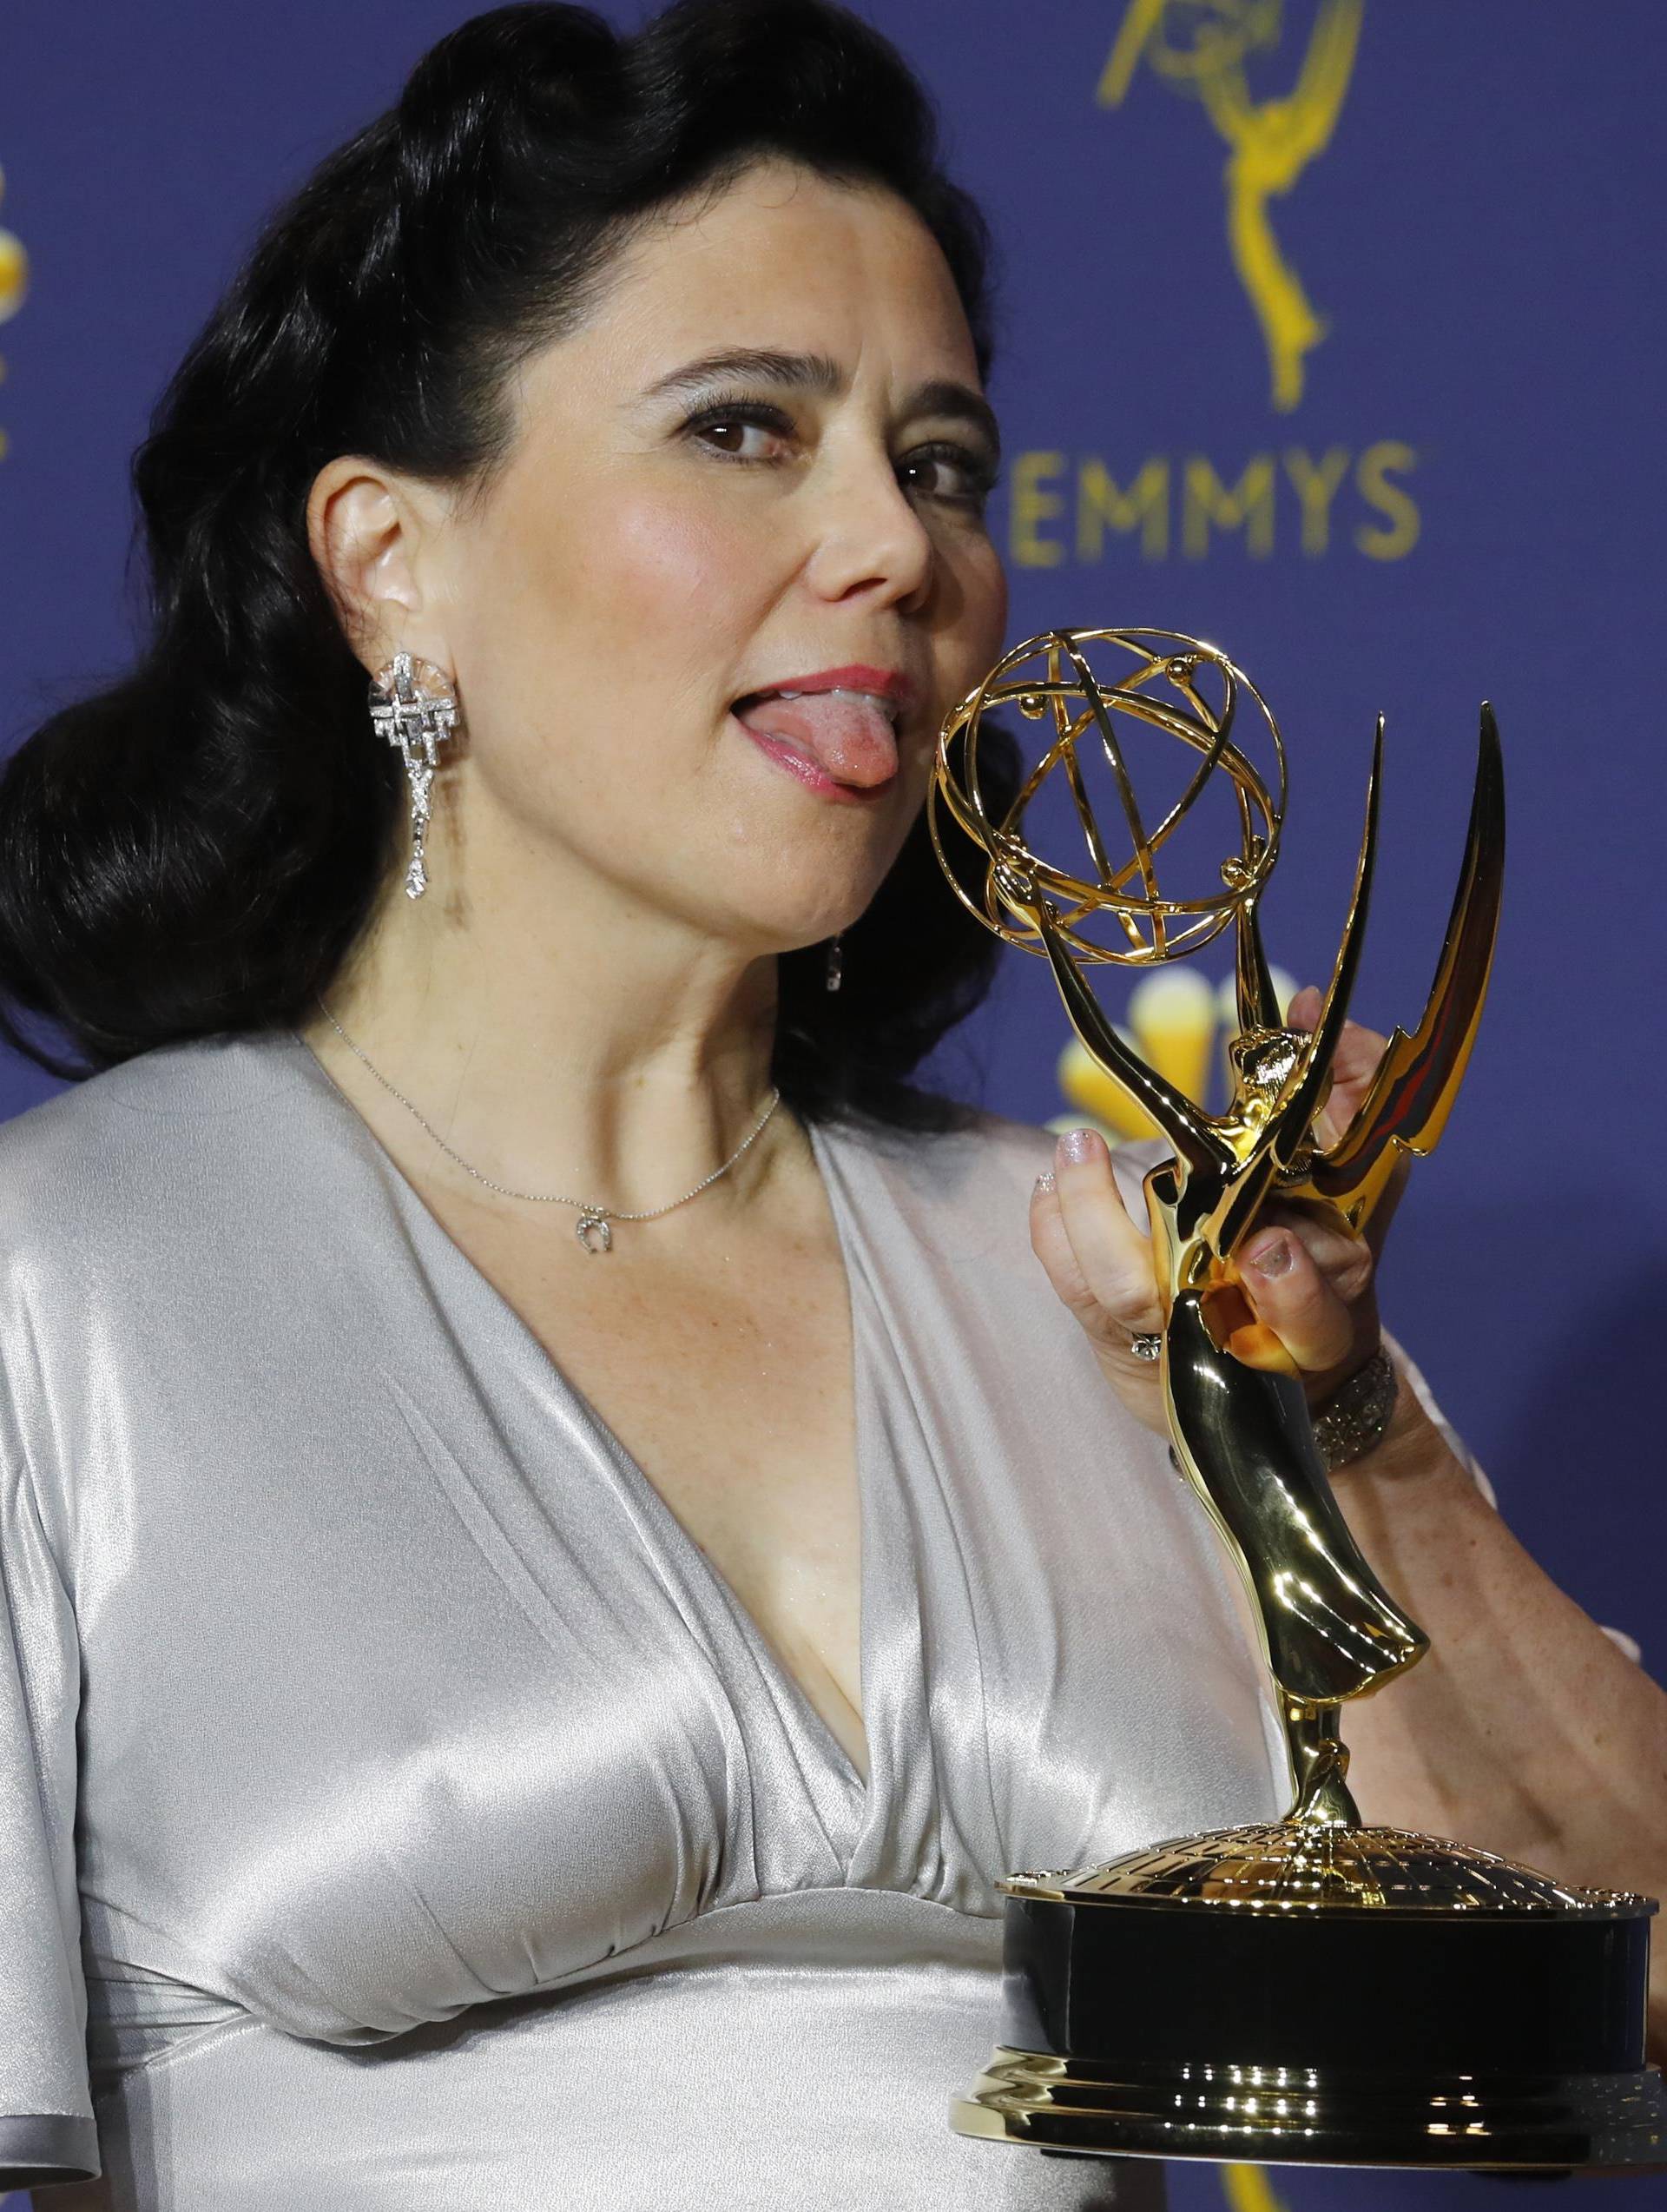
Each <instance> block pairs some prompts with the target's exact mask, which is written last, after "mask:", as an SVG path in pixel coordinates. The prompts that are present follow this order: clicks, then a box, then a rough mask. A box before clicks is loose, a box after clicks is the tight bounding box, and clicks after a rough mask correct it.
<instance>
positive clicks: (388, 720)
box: [371, 653, 458, 899]
mask: <svg viewBox="0 0 1667 2212" xmlns="http://www.w3.org/2000/svg"><path fill="white" fill-rule="evenodd" d="M371 727H372V730H379V732H380V733H381V735H382V736H384V737H385V738H386V739H387V741H388V743H389V744H391V745H396V746H398V748H399V753H400V756H401V758H402V759H403V760H404V762H405V782H406V784H407V786H408V788H409V789H410V793H411V865H410V867H409V868H407V869H406V870H405V896H406V897H407V898H408V899H420V898H421V897H422V895H423V894H424V892H425V890H427V888H428V870H427V868H425V865H424V862H423V840H424V838H425V835H426V834H427V831H428V822H429V815H430V811H431V809H430V805H429V793H430V791H431V789H432V786H433V782H434V770H435V768H436V766H437V765H438V759H439V750H438V749H439V747H440V746H441V745H442V744H444V743H445V740H446V739H447V738H448V737H451V736H455V735H456V734H457V730H458V702H457V697H456V695H455V693H454V692H453V690H452V687H451V677H449V676H448V675H447V674H446V672H445V670H444V669H442V668H436V667H435V665H434V664H433V662H432V661H425V660H418V659H417V658H416V657H414V656H413V655H412V654H410V653H396V654H395V655H394V657H393V658H392V660H391V661H390V662H389V663H388V664H387V666H386V667H385V668H380V669H379V670H377V672H376V674H375V676H374V677H372V679H371Z"/></svg>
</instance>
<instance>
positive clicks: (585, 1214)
mask: <svg viewBox="0 0 1667 2212" xmlns="http://www.w3.org/2000/svg"><path fill="white" fill-rule="evenodd" d="M319 1012H320V1014H322V1015H323V1016H324V1018H325V1020H326V1021H327V1022H328V1023H329V1024H330V1027H332V1028H333V1030H334V1031H335V1033H336V1034H337V1036H338V1037H339V1038H340V1040H341V1041H342V1043H343V1044H344V1045H346V1047H347V1049H348V1051H349V1052H350V1053H353V1055H354V1056H355V1058H356V1059H359V1060H363V1061H364V1063H365V1065H366V1067H367V1068H369V1070H370V1072H371V1073H372V1075H373V1076H375V1078H376V1080H377V1081H378V1082H379V1084H380V1085H381V1086H382V1088H383V1089H384V1090H385V1092H386V1093H388V1095H389V1097H390V1098H394V1099H399V1103H400V1105H401V1106H404V1108H405V1112H406V1113H409V1114H410V1115H411V1116H412V1119H414V1120H416V1121H417V1122H418V1123H419V1124H420V1125H421V1126H422V1127H423V1128H425V1129H426V1130H427V1131H428V1133H429V1135H430V1136H431V1137H432V1139H434V1141H435V1143H436V1144H437V1145H438V1146H439V1148H440V1150H441V1151H442V1152H444V1153H445V1156H446V1158H447V1159H454V1160H456V1162H457V1164H458V1166H459V1167H460V1168H462V1170H463V1172H464V1173H465V1175H472V1176H473V1177H474V1179H475V1180H476V1182H477V1183H484V1185H485V1186H486V1188H487V1189H488V1190H489V1191H496V1192H497V1193H498V1194H499V1196H500V1197H502V1198H525V1199H526V1200H527V1201H528V1203H529V1204H530V1205H571V1206H577V1208H578V1210H579V1219H578V1225H577V1230H576V1231H575V1234H576V1235H577V1238H578V1240H579V1242H580V1243H581V1244H582V1245H583V1246H584V1249H585V1250H586V1251H588V1252H606V1251H612V1250H613V1248H614V1232H613V1229H612V1227H611V1224H612V1223H614V1222H616V1221H657V1220H658V1219H659V1218H660V1217H661V1215H662V1213H675V1212H676V1210H677V1208H678V1207H679V1206H680V1205H688V1204H689V1200H690V1199H691V1198H699V1196H700V1195H701V1192H702V1191H706V1190H709V1189H710V1188H711V1186H712V1185H713V1184H714V1183H715V1182H716V1181H717V1179H718V1178H719V1176H721V1175H727V1174H728V1172H729V1171H730V1169H731V1168H732V1167H733V1166H734V1165H735V1162H736V1161H737V1160H738V1159H740V1158H741V1154H742V1153H743V1152H745V1151H746V1150H747V1148H748V1146H750V1145H753V1144H755V1143H756V1142H757V1140H758V1139H759V1138H760V1137H761V1136H762V1135H763V1133H764V1125H765V1123H766V1122H767V1121H768V1119H769V1118H770V1116H771V1115H772V1114H773V1113H774V1112H775V1110H776V1108H777V1106H780V1105H781V1092H780V1091H778V1090H775V1089H772V1090H771V1093H770V1102H769V1104H768V1106H766V1107H765V1109H764V1111H763V1113H761V1114H760V1116H759V1118H758V1119H757V1120H756V1121H755V1122H754V1124H753V1126H752V1127H751V1128H750V1129H749V1130H748V1132H747V1134H746V1135H745V1136H744V1137H743V1138H742V1139H741V1142H740V1143H739V1144H738V1145H737V1146H735V1150H734V1152H731V1153H730V1155H729V1157H728V1159H727V1160H725V1162H724V1163H723V1165H722V1166H721V1167H715V1168H714V1169H713V1171H712V1172H711V1173H710V1174H709V1175H708V1176H705V1177H703V1178H702V1180H701V1181H700V1182H698V1183H697V1184H696V1185H695V1187H694V1189H693V1190H692V1191H685V1192H683V1195H682V1198H674V1199H673V1200H672V1201H671V1204H670V1205H656V1206H650V1207H649V1208H648V1209H647V1211H646V1212H641V1213H624V1212H621V1211H620V1209H619V1208H618V1207H617V1206H611V1205H595V1204H594V1203H593V1202H592V1201H591V1200H590V1199H589V1198H561V1197H558V1196H557V1193H556V1192H553V1191H512V1190H511V1188H510V1186H509V1185H508V1184H507V1183H494V1182H493V1180H492V1179H491V1176H490V1175H483V1174H482V1173H481V1172H480V1170H479V1169H478V1167H471V1166H470V1165H469V1163H468V1161H467V1160H466V1159H465V1158H464V1156H463V1154H462V1153H461V1152H457V1151H455V1150H454V1149H453V1148H452V1146H450V1145H448V1144H447V1143H446V1141H445V1138H444V1137H442V1136H441V1134H440V1132H439V1131H438V1129H436V1128H434V1127H433V1126H432V1125H431V1124H430V1123H429V1122H427V1121H425V1120H424V1119H423V1116H422V1115H421V1113H418V1109H417V1108H416V1107H415V1106H412V1102H411V1100H410V1099H408V1098H407V1097H406V1096H405V1093H404V1092H403V1091H397V1090H395V1088H394V1086H393V1085H392V1083H390V1082H389V1080H388V1079H387V1077H386V1076H385V1074H384V1073H382V1071H381V1069H380V1068H379V1066H377V1065H376V1063H375V1061H374V1060H372V1058H371V1056H370V1054H369V1053H367V1052H366V1050H365V1048H364V1047H363V1046H361V1045H357V1044H355V1043H354V1041H353V1039H352V1038H351V1037H350V1036H349V1035H348V1034H347V1032H346V1030H345V1029H344V1028H343V1027H342V1026H341V1024H340V1023H339V1021H338V1020H336V1017H335V1016H334V1014H332V1013H331V1011H330V1009H329V1007H327V1006H326V1004H325V1003H324V1000H322V999H320V1000H319Z"/></svg>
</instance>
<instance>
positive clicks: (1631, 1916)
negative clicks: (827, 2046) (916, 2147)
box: [952, 1897, 1667, 2169]
mask: <svg viewBox="0 0 1667 2212" xmlns="http://www.w3.org/2000/svg"><path fill="white" fill-rule="evenodd" d="M1650 1911H1651V1907H1650V1906H1649V1905H1648V1904H1647V1903H1645V1902H1643V1901H1640V1902H1639V1905H1638V1908H1637V1911H1636V1912H1626V1911H1624V1910H1622V1911H1616V1912H1611V1913H1604V1914H1591V1915H1586V1914H1584V1913H1580V1914H1571V1915H1570V1916H1568V1917H1567V1918H1565V1917H1562V1916H1560V1915H1547V1914H1545V1913H1528V1912H1525V1913H1521V1914H1512V1913H1475V1914H1470V1913H1463V1912H1453V1913H1442V1914H1431V1913H1428V1912H1423V1913H1420V1912H1398V1911H1396V1910H1395V1909H1394V1908H1393V1907H1390V1908H1387V1909H1383V1908H1380V1909H1378V1910H1375V1911H1363V1912H1350V1913H1344V1912H1332V1913H1323V1914H1314V1915H1308V1914H1305V1913H1293V1914H1286V1913H1265V1912H1242V1911H1233V1910H1230V1909H1229V1910H1222V1909H1210V1908H1209V1907H1203V1908H1200V1907H1198V1906H1196V1905H1183V1906H1168V1907H1166V1906H1164V1905H1153V1904H1151V1903H1149V1902H1145V1901H1142V1900H1125V1899H1121V1898H1097V1899H1095V1900H1094V1901H1092V1902H1091V1903H1085V1904H1076V1903H1073V1902H1071V1901H1070V1900H1064V1901H1060V1900H1056V1899H1050V1898H1023V1897H1010V1898H1009V1899H1008V1902H1007V1907H1006V1959H1005V2019H1004V2022H1003V2027H1002V2043H1001V2046H1000V2047H999V2048H998V2050H997V2052H996V2054H995V2056H994V2057H993V2058H992V2061H991V2063H990V2067H989V2070H987V2071H986V2072H985V2075H984V2077H983V2078H982V2079H981V2080H980V2082H979V2083H978V2084H977V2086H976V2087H975V2089H974V2090H973V2091H972V2095H971V2096H969V2097H967V2098H965V2099H963V2100H961V2101H960V2103H958V2104H957V2105H956V2107H955V2108H954V2111H953V2115H952V2117H953V2121H954V2124H955V2126H956V2127H957V2128H958V2129H959V2130H960V2131H961V2132H962V2133H964V2134H972V2135H981V2136H996V2137H998V2138H1002V2139H1005V2140H1006V2141H1009V2142H1015V2143H1031V2144H1036V2145H1038V2146H1041V2147H1044V2148H1048V2149H1059V2150H1070V2151H1079V2152H1083V2153H1086V2154H1088V2155H1095V2154H1098V2155H1102V2156H1130V2155H1137V2156H1139V2155H1145V2156H1158V2157H1169V2158H1174V2157H1196V2158H1234V2159H1239V2158H1249V2159H1270V2160H1273V2161H1275V2162H1281V2163H1298V2162H1314V2163H1316V2164H1326V2165H1386V2166H1428V2167H1443V2166H1446V2167H1453V2166H1473V2167H1492V2168H1515V2169H1523V2168H1539V2169H1568V2168H1573V2167H1590V2166H1631V2167H1634V2168H1636V2167H1637V2166H1640V2165H1645V2166H1648V2165H1667V2098H1664V2094H1663V2086H1662V2081H1661V2077H1660V2075H1659V2074H1658V2073H1657V2070H1655V2069H1654V2068H1653V2067H1647V2066H1645V2064H1644V1990H1645V1980H1646V1976H1647V1972H1648V1965H1649V1914H1650Z"/></svg>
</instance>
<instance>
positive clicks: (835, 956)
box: [822, 929, 845, 991]
mask: <svg viewBox="0 0 1667 2212" xmlns="http://www.w3.org/2000/svg"><path fill="white" fill-rule="evenodd" d="M844 973H845V932H844V930H843V929H840V930H838V931H836V932H835V934H834V935H833V936H832V937H830V938H829V939H828V941H827V965H826V966H825V967H824V968H823V970H822V981H823V984H824V986H825V987H827V989H828V990H830V991H837V990H838V989H839V987H840V980H841V978H842V977H843V975H844Z"/></svg>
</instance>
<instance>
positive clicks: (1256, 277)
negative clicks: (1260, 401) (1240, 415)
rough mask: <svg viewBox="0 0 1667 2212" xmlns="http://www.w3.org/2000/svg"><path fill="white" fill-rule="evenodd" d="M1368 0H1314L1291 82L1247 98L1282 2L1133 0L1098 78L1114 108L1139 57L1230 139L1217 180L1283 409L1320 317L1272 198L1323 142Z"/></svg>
mask: <svg viewBox="0 0 1667 2212" xmlns="http://www.w3.org/2000/svg"><path fill="white" fill-rule="evenodd" d="M1363 6H1364V0H1320V9H1319V13H1318V15H1317V16H1316V17H1315V19H1314V29H1313V31H1312V32H1311V34H1310V36H1309V39H1308V50H1307V52H1306V53H1305V54H1304V55H1303V57H1302V63H1301V69H1299V71H1298V74H1297V80H1296V84H1295V89H1294V90H1292V91H1291V92H1289V93H1288V94H1287V95H1286V96H1284V97H1283V98H1282V99H1271V100H1263V101H1261V102H1258V101H1256V100H1255V98H1253V96H1252V95H1251V89H1250V78H1249V66H1248V64H1249V59H1250V57H1251V56H1253V55H1255V54H1257V53H1259V52H1266V51H1269V50H1273V49H1275V48H1277V46H1278V45H1279V43H1280V39H1281V36H1282V32H1283V22H1282V6H1281V0H1130V7H1129V10H1128V12H1127V14H1126V15H1125V16H1124V17H1123V23H1122V25H1121V27H1120V28H1119V30H1118V32H1117V39H1116V42H1115V43H1114V44H1113V46H1112V48H1111V52H1110V56H1109V57H1108V59H1107V61H1106V64H1105V69H1104V73H1103V74H1102V76H1101V78H1100V83H1099V90H1098V94H1097V97H1098V100H1099V102H1100V105H1101V106H1102V107H1106V108H1117V107H1121V106H1122V104H1123V101H1124V100H1125V99H1126V98H1127V97H1128V96H1129V93H1130V89H1131V87H1132V86H1133V83H1134V81H1135V78H1136V76H1137V73H1138V71H1139V69H1140V68H1141V65H1142V63H1144V64H1145V65H1146V67H1147V68H1149V69H1150V70H1151V71H1152V73H1153V74H1154V75H1155V76H1157V77H1159V78H1160V79H1161V80H1162V81H1163V83H1165V84H1166V85H1167V86H1168V87H1169V88H1170V90H1171V91H1172V92H1176V93H1179V94H1182V95H1183V96H1187V97H1189V98H1192V99H1196V100H1197V101H1198V102H1199V103H1200V104H1201V106H1202V109H1203V110H1204V113H1205V115H1206V116H1208V117H1209V121H1210V122H1211V123H1212V124H1213V125H1214V126H1215V129H1216V133H1217V134H1218V135H1219V136H1220V137H1221V138H1222V141H1223V142H1224V143H1225V145H1226V147H1227V162H1226V167H1225V168H1224V170H1223V172H1222V182H1223V185H1224V187H1225V189H1226V194H1227V240H1228V246H1229V250H1230V251H1231V254H1232V256H1233V266H1234V268H1235V270H1236V271H1237V273H1238V278H1239V281H1240V283H1241V284H1242V285H1243V287H1244V288H1245V291H1246V292H1247V294H1249V300H1250V304H1251V306H1252V307H1253V308H1254V309H1255V314H1256V320H1257V321H1258V322H1259V323H1260V324H1261V326H1262V338H1263V340H1264V342H1265V343H1266V346H1267V348H1268V375H1269V379H1270V382H1271V386H1272V399H1273V404H1274V406H1275V409H1276V410H1277V411H1278V412H1279V413H1281V414H1288V413H1290V412H1291V410H1292V409H1293V408H1294V407H1295V406H1296V404H1297V402H1298V401H1299V400H1300V399H1301V397H1302V386H1303V381H1304V377H1305V373H1306V372H1305V366H1304V365H1305V362H1306V360H1307V358H1308V354H1309V353H1312V352H1313V350H1314V347H1316V346H1317V345H1318V344H1319V343H1320V341H1321V339H1322V338H1323V337H1324V336H1325V334H1326V323H1325V319H1324V317H1323V316H1321V314H1319V313H1318V312H1317V311H1316V309H1315V308H1314V304H1313V302H1312V301H1311V300H1309V298H1308V294H1307V293H1306V292H1305V291H1304V290H1303V288H1302V281H1301V278H1300V277H1299V276H1298V274H1297V273H1296V271H1295V269H1294V268H1293V267H1291V265H1290V263H1289V262H1288V261H1287V260H1286V259H1285V256H1284V254H1282V252H1281V250H1280V246H1279V241H1278V239H1277V238H1276V237H1275V234H1274V228H1273V224H1272V221H1271V220H1270V219H1269V216H1268V202H1269V201H1272V200H1275V199H1280V198H1283V197H1284V195H1286V194H1287V193H1288V192H1290V191H1291V190H1292V188H1294V187H1295V184H1296V182H1297V180H1298V178H1299V177H1301V175H1302V173H1303V171H1304V170H1305V169H1306V168H1308V164H1309V163H1310V162H1312V161H1314V159H1315V157H1316V156H1317V155H1321V154H1322V153H1323V152H1324V151H1325V149H1326V148H1327V147H1328V145H1329V144H1330V142H1331V136H1332V133H1333V131H1334V129H1336V127H1337V118H1338V116H1339V115H1340V114H1341V110H1342V105H1343V98H1344V96H1345V94H1346V93H1347V90H1348V83H1349V79H1350V77H1351V76H1353V74H1354V56H1355V52H1356V50H1357V49H1358V47H1359V44H1360V36H1361V13H1362V10H1363Z"/></svg>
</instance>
